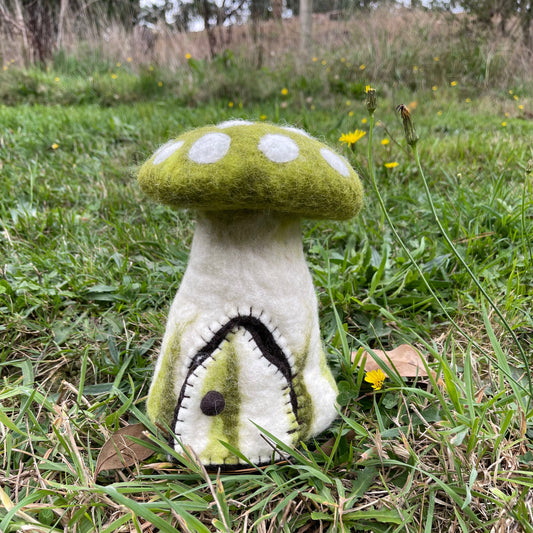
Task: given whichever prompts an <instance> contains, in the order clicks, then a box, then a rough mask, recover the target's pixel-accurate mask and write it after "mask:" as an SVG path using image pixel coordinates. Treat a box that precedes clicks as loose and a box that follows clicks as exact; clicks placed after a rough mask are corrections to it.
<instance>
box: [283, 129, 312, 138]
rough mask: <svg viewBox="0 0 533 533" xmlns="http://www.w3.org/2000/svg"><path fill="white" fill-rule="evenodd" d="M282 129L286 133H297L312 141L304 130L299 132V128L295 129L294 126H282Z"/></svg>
mask: <svg viewBox="0 0 533 533" xmlns="http://www.w3.org/2000/svg"><path fill="white" fill-rule="evenodd" d="M283 129H284V130H287V131H292V132H293V133H298V134H300V135H303V136H304V137H308V138H309V139H312V137H311V135H309V133H307V132H306V131H304V130H301V129H300V128H295V127H294V126H283Z"/></svg>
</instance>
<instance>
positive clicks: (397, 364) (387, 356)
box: [352, 344, 428, 378]
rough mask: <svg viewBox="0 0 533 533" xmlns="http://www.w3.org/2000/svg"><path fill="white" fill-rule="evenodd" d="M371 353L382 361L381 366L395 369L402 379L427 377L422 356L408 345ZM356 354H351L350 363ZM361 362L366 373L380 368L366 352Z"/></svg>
mask: <svg viewBox="0 0 533 533" xmlns="http://www.w3.org/2000/svg"><path fill="white" fill-rule="evenodd" d="M373 352H374V353H375V354H376V355H377V356H378V357H379V358H380V359H381V360H382V361H383V364H385V365H386V366H388V367H389V368H390V369H396V371H397V372H398V374H399V375H400V376H402V377H404V378H414V377H426V376H427V375H428V373H427V371H426V367H425V366H424V363H423V361H424V359H423V356H422V355H421V354H420V352H419V351H418V350H416V349H415V348H413V347H412V346H411V345H409V344H401V345H400V346H398V347H397V348H394V350H390V351H383V350H373ZM356 353H357V352H352V361H354V360H355V356H356ZM361 362H362V363H364V369H365V371H366V372H371V371H372V370H377V369H378V368H380V367H379V365H378V364H377V363H376V361H374V359H373V358H372V356H371V355H370V354H369V353H368V352H363V355H362V357H361Z"/></svg>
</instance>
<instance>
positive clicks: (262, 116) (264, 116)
mask: <svg viewBox="0 0 533 533" xmlns="http://www.w3.org/2000/svg"><path fill="white" fill-rule="evenodd" d="M259 118H260V119H261V120H266V118H267V116H266V115H261V116H260V117H259Z"/></svg>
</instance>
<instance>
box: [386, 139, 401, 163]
mask: <svg viewBox="0 0 533 533" xmlns="http://www.w3.org/2000/svg"><path fill="white" fill-rule="evenodd" d="M383 140H386V139H383ZM398 165H399V163H398V162H397V161H391V162H390V163H385V168H395V167H397V166H398Z"/></svg>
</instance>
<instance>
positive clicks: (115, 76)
mask: <svg viewBox="0 0 533 533" xmlns="http://www.w3.org/2000/svg"><path fill="white" fill-rule="evenodd" d="M117 78H118V76H117V75H116V74H115V73H114V72H113V74H111V79H112V80H116V79H117Z"/></svg>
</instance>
